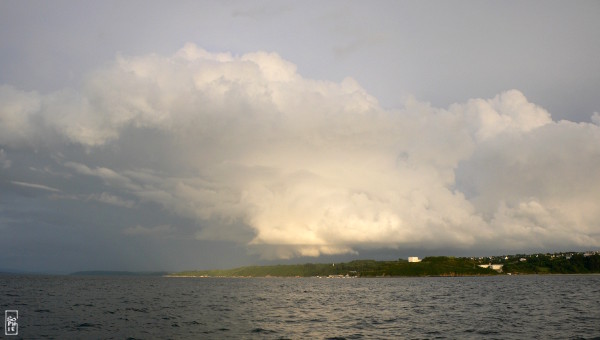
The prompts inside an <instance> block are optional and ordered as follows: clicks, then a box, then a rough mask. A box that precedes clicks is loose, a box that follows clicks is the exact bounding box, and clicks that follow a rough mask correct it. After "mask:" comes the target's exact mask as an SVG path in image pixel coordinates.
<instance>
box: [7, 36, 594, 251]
mask: <svg viewBox="0 0 600 340" xmlns="http://www.w3.org/2000/svg"><path fill="white" fill-rule="evenodd" d="M591 121H592V123H587V122H579V123H575V122H571V121H566V120H561V121H554V120H553V119H552V116H551V114H550V113H549V112H547V111H546V110H545V109H544V108H542V107H540V106H538V105H536V104H535V103H532V102H530V101H529V100H528V99H527V97H526V94H524V93H522V92H520V91H519V90H517V89H507V90H506V91H505V92H502V93H499V94H497V95H496V96H494V97H492V98H474V99H470V100H467V101H466V102H463V103H456V104H452V105H450V106H448V107H446V108H438V107H434V106H432V105H431V104H429V103H427V102H423V101H420V100H418V99H416V98H413V97H410V96H408V97H405V99H404V101H403V105H402V106H400V107H398V108H396V109H387V108H383V107H382V106H381V105H380V104H379V103H378V100H377V98H375V97H374V96H372V95H370V94H369V93H367V91H366V90H364V89H363V88H362V87H361V86H360V84H359V83H358V82H357V81H355V80H353V79H352V78H345V79H343V80H342V81H340V82H332V81H325V80H319V79H310V78H308V77H304V76H302V74H300V73H299V72H298V70H297V68H296V66H295V65H294V63H293V62H292V61H289V60H285V59H283V58H282V57H280V56H279V55H278V54H276V53H269V52H263V51H257V52H253V53H247V54H241V55H236V54H232V53H220V52H219V53H215V52H209V51H207V50H204V49H202V48H200V47H198V46H196V45H194V44H191V43H189V44H186V45H185V46H184V47H183V48H181V49H180V50H179V51H177V52H176V53H174V54H173V55H166V56H165V55H159V54H148V55H139V56H125V55H120V56H118V57H117V58H116V60H114V61H113V62H111V63H109V64H108V65H106V66H104V67H101V68H97V69H96V70H94V71H92V72H90V73H88V75H87V76H86V77H85V80H84V81H83V82H82V85H81V86H80V87H77V88H65V89H62V90H58V91H52V92H48V93H38V92H29V91H22V90H20V89H18V88H15V87H13V86H10V85H3V86H1V87H0V171H1V172H0V173H1V174H2V175H1V180H2V182H3V184H2V185H3V186H4V187H5V188H8V189H7V190H12V191H18V190H29V191H28V192H27V194H28V195H34V196H36V197H39V198H40V200H42V201H44V200H52V201H64V202H80V203H81V204H89V203H90V202H96V203H98V204H102V205H103V206H104V209H108V210H107V211H110V209H119V212H120V214H127V215H129V216H130V218H129V219H130V220H131V221H133V222H130V221H129V220H128V221H127V223H123V224H122V225H117V226H112V227H110V228H113V229H114V228H116V229H118V230H119V234H120V235H121V236H122V237H133V236H135V237H154V238H161V237H172V235H174V234H177V233H184V234H185V233H187V235H188V236H189V237H193V238H195V239H197V240H219V241H230V242H235V243H237V244H240V245H243V246H244V247H245V248H246V249H247V251H249V252H251V253H257V254H260V256H261V257H263V258H268V259H287V258H293V257H298V256H319V255H323V254H326V255H333V254H347V253H356V251H357V249H379V248H392V249H401V248H411V249H415V248H422V249H430V250H435V249H448V248H452V249H469V248H474V247H476V248H478V249H495V250H502V251H511V250H514V251H518V250H521V249H524V248H527V247H535V248H540V249H542V248H547V249H554V248H561V249H563V248H565V247H566V248H568V247H575V248H581V247H598V246H600V232H599V231H600V206H598V205H597V204H596V202H595V200H597V196H598V193H599V192H600V172H598V171H597V169H600V126H599V125H598V121H599V120H598V114H597V113H596V114H595V115H594V116H593V117H592V118H591ZM152 207H159V209H161V210H163V211H165V212H166V213H168V214H170V215H172V216H174V218H180V219H182V220H185V221H189V226H188V227H186V228H178V224H177V223H173V224H171V223H158V224H156V225H142V223H141V222H135V216H137V215H140V214H143V211H145V210H147V209H153V208H152ZM77 213H78V212H76V211H72V212H69V211H67V212H66V214H77ZM132 216H133V217H132ZM2 225H4V228H9V227H10V225H11V220H9V219H7V218H5V219H3V220H0V227H2ZM180 229H181V230H180ZM184 229H185V230H184Z"/></svg>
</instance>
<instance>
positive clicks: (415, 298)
mask: <svg viewBox="0 0 600 340" xmlns="http://www.w3.org/2000/svg"><path fill="white" fill-rule="evenodd" d="M0 305H1V306H2V307H3V309H16V310H18V311H19V319H18V323H19V337H23V338H36V339H37V338H57V339H58V338H60V339H64V338H86V339H88V338H117V339H126V338H135V339H157V338H160V339H168V338H172V339H221V338H233V339H238V338H243V339H248V338H250V339H252V338H257V339H264V338H267V339H307V338H317V339H319V338H320V339H324V338H346V339H361V338H369V339H373V338H383V339H389V338H406V339H436V338H438V339H446V338H449V339H469V338H470V339H481V338H486V339H534V338H537V339H551V338H553V339H589V338H597V339H600V276H599V275H572V276H570V275H565V276H558V275H554V276H550V275H548V276H497V277H458V278H457V277H447V278H441V277H439V278H435V277H430V278H380V279H316V278H314V279H312V278H302V279H282V278H265V279H207V278H163V277H72V276H0ZM3 335H4V329H3V330H2V332H0V336H3Z"/></svg>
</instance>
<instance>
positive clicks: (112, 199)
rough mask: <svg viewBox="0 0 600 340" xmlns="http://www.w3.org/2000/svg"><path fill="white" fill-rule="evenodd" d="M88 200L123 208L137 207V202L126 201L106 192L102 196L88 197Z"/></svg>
mask: <svg viewBox="0 0 600 340" xmlns="http://www.w3.org/2000/svg"><path fill="white" fill-rule="evenodd" d="M88 200H94V201H98V202H102V203H106V204H110V205H114V206H118V207H123V208H133V207H134V206H135V201H132V200H126V199H123V198H121V197H118V196H115V195H111V194H109V193H106V192H103V193H101V194H92V195H90V196H88Z"/></svg>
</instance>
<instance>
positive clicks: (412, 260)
mask: <svg viewBox="0 0 600 340" xmlns="http://www.w3.org/2000/svg"><path fill="white" fill-rule="evenodd" d="M408 262H421V260H419V257H418V256H410V257H409V258H408Z"/></svg>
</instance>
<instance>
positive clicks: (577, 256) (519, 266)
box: [167, 251, 600, 278]
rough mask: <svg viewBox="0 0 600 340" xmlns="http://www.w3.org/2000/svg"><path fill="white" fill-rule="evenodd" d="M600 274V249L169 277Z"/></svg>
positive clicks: (264, 268) (187, 273)
mask: <svg viewBox="0 0 600 340" xmlns="http://www.w3.org/2000/svg"><path fill="white" fill-rule="evenodd" d="M592 273H600V251H586V252H559V253H539V254H516V255H501V256H486V257H452V256H433V257H425V258H423V259H419V258H418V257H415V256H411V257H408V258H407V259H404V258H401V259H398V260H397V261H375V260H355V261H350V262H346V263H329V264H327V263H306V264H297V265H274V266H249V267H240V268H234V269H226V270H197V271H185V272H179V273H172V274H169V275H167V276H169V277H317V278H358V277H401V276H480V275H481V276H484V275H523V274H592Z"/></svg>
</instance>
